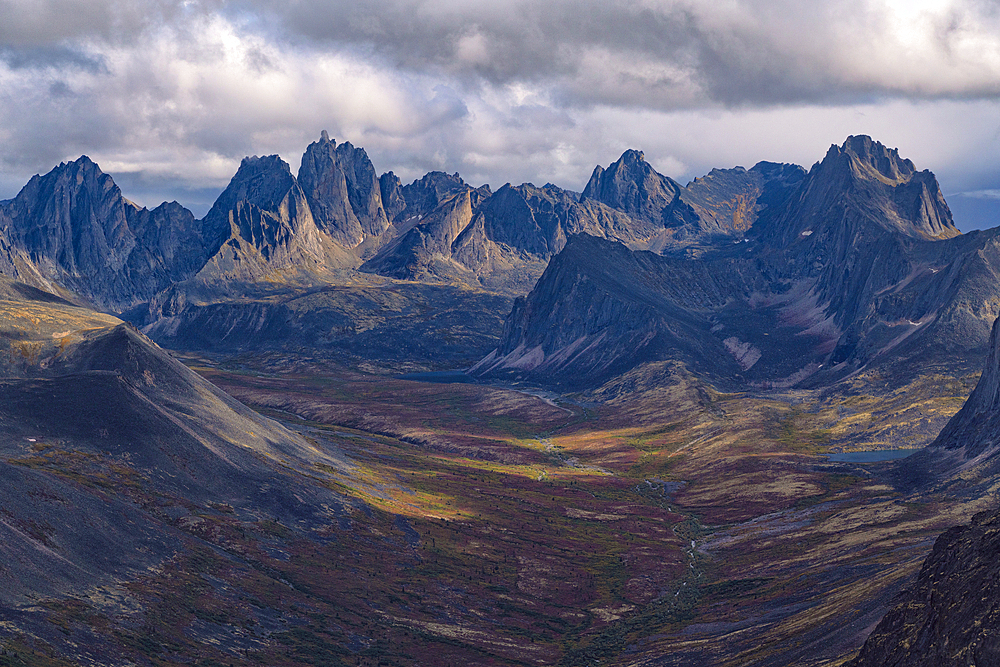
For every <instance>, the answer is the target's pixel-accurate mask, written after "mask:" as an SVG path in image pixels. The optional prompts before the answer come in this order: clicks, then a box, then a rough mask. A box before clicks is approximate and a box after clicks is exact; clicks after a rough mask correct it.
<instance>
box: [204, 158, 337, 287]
mask: <svg viewBox="0 0 1000 667" xmlns="http://www.w3.org/2000/svg"><path fill="white" fill-rule="evenodd" d="M203 227H204V230H205V231H204V235H205V238H206V239H210V240H211V245H210V248H212V251H213V252H212V254H211V257H210V259H209V260H208V262H207V263H206V264H205V265H204V266H203V267H202V268H201V270H200V271H199V272H198V274H197V276H196V277H197V278H198V280H199V281H201V282H218V281H235V282H245V283H251V282H255V281H258V280H260V279H262V278H264V277H266V276H275V275H282V274H284V275H285V276H286V277H287V276H289V275H295V274H310V273H313V274H315V273H322V272H323V271H325V270H326V268H327V267H326V257H325V253H324V246H323V242H322V239H321V236H320V232H319V230H318V229H317V227H316V223H315V222H314V220H313V217H312V211H311V210H310V208H309V204H308V202H307V200H306V196H305V193H304V192H303V191H302V188H300V187H299V185H298V183H297V182H296V180H295V178H294V177H293V176H292V173H291V171H290V170H289V168H288V164H287V163H285V162H284V161H283V160H281V159H280V158H279V157H278V156H277V155H271V156H267V157H249V158H244V159H243V162H242V164H240V168H239V170H238V171H237V172H236V175H235V176H233V179H232V180H231V181H230V183H229V186H228V187H227V188H226V189H225V190H224V191H223V192H222V194H221V195H219V198H218V199H217V200H216V202H215V205H213V206H212V209H211V210H210V211H209V212H208V214H207V215H206V216H205V219H204V221H203Z"/></svg>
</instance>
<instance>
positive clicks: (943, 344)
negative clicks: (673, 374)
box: [474, 137, 1000, 388]
mask: <svg viewBox="0 0 1000 667" xmlns="http://www.w3.org/2000/svg"><path fill="white" fill-rule="evenodd" d="M640 158H641V156H639V155H637V154H636V155H632V156H629V157H628V159H626V158H624V157H623V161H620V162H622V164H621V165H619V166H616V167H615V168H614V170H613V171H612V170H610V169H609V171H608V172H601V171H598V172H595V178H594V179H592V185H591V186H590V187H589V188H588V191H585V192H584V198H585V199H586V198H587V197H588V196H594V193H604V194H602V195H601V196H603V197H604V198H606V199H607V200H608V201H613V202H615V203H616V204H617V205H619V206H622V207H625V208H627V209H628V210H633V211H636V212H640V213H641V212H645V213H644V215H647V219H648V217H649V216H650V215H652V214H650V213H649V211H652V210H654V209H655V210H656V211H659V212H658V213H656V215H658V216H661V217H662V216H663V215H666V214H664V213H663V212H664V211H682V212H683V214H681V213H678V214H677V215H676V216H675V215H674V213H669V216H672V217H671V219H672V220H675V221H680V222H678V225H680V226H681V227H683V226H684V225H687V226H688V227H689V228H690V226H691V225H692V224H695V223H694V222H692V220H695V218H691V217H690V216H689V209H690V211H697V210H698V209H701V210H702V211H707V210H711V211H714V212H715V216H716V217H715V218H714V219H716V220H719V219H726V220H729V219H732V218H731V217H728V216H731V215H732V213H733V212H734V211H739V210H753V211H754V213H753V223H752V226H751V227H750V229H749V230H746V231H745V232H743V231H741V230H740V228H741V227H742V226H743V225H744V224H745V220H746V218H745V217H744V218H740V216H738V215H737V220H738V221H741V222H739V223H734V224H733V225H732V226H731V227H729V228H728V230H729V231H728V233H729V234H730V236H729V240H728V241H725V240H721V242H720V241H719V240H717V241H716V242H715V243H714V245H704V244H701V245H699V252H698V254H697V255H696V256H695V257H696V258H695V259H688V258H687V255H685V254H678V253H676V252H672V253H667V254H669V255H671V256H651V255H644V254H643V253H641V252H636V251H634V250H629V249H626V248H623V247H621V246H616V245H614V244H613V243H610V242H608V241H602V240H597V239H593V240H587V241H584V240H581V241H580V243H579V244H573V243H570V244H568V245H567V246H566V248H565V249H564V250H563V251H562V253H561V254H560V255H557V256H556V257H554V258H553V259H552V261H551V262H550V263H549V265H548V268H547V269H546V271H545V273H544V274H543V275H542V276H541V278H540V279H539V281H538V283H537V284H536V286H535V288H534V289H533V290H532V292H531V293H530V294H529V295H528V296H527V297H526V299H524V300H520V299H519V300H518V301H517V302H516V303H515V306H514V309H513V311H512V313H511V315H510V317H509V318H508V321H507V324H506V326H505V330H504V334H503V336H502V339H501V345H500V347H499V348H498V349H497V350H496V351H495V352H494V353H492V354H491V355H489V356H488V357H487V358H485V359H483V360H482V361H481V362H480V363H479V364H477V366H476V367H475V369H474V372H475V373H477V374H479V375H481V376H484V377H504V378H518V377H519V378H522V379H530V380H531V381H533V382H541V383H544V384H548V385H553V386H560V387H576V388H579V387H582V386H590V385H593V384H594V383H598V382H600V381H602V380H604V379H607V378H608V377H610V376H612V375H613V374H615V373H618V372H622V371H624V370H627V369H628V368H631V367H633V366H635V365H637V364H641V363H643V362H645V361H654V360H665V359H677V360H682V361H684V362H685V363H687V364H689V365H690V366H691V368H692V369H693V370H695V371H696V372H701V373H706V374H708V375H709V376H711V377H712V378H713V379H714V380H715V381H718V382H720V383H722V384H723V385H724V386H729V387H739V386H747V385H750V386H757V387H761V388H766V387H781V386H795V385H799V386H803V385H817V384H825V383H830V382H834V381H837V380H839V379H841V378H843V377H846V376H848V375H850V374H851V373H854V372H856V371H857V370H859V369H861V368H865V367H869V366H870V365H872V364H882V365H886V364H887V365H888V366H887V367H892V369H893V371H892V372H893V374H894V376H895V377H894V380H895V381H904V380H905V378H906V377H908V374H909V373H911V372H912V371H913V369H914V368H915V366H914V365H915V364H920V365H921V366H922V367H926V365H928V364H930V365H934V364H945V363H947V364H952V365H954V364H958V366H960V367H966V366H971V367H974V366H975V365H977V363H978V362H977V361H976V360H977V359H978V358H980V355H981V354H983V352H984V350H985V349H986V342H987V337H988V333H989V323H990V322H992V320H993V319H994V318H995V317H996V316H997V310H996V306H993V305H991V304H996V303H997V302H998V300H1000V234H998V232H996V231H990V232H983V233H977V234H972V235H968V236H964V237H962V236H959V235H958V231H957V230H956V229H955V227H954V225H953V224H952V222H951V215H950V212H949V211H948V208H947V205H946V204H945V202H944V198H943V197H942V196H941V193H940V189H939V188H938V186H937V182H936V180H935V179H934V177H933V175H932V174H930V172H926V171H925V172H917V171H916V170H915V168H914V167H913V165H912V163H911V162H910V161H908V160H902V159H900V158H899V157H898V154H897V152H896V151H895V150H894V149H893V150H890V149H887V148H886V147H884V146H883V145H882V144H879V143H877V142H873V141H871V140H870V139H869V138H867V137H850V138H849V139H848V140H847V141H846V142H845V143H844V145H843V146H842V147H836V146H834V147H832V148H831V149H830V151H829V152H828V154H827V156H826V158H825V159H824V160H823V161H822V162H821V163H819V164H817V165H816V166H814V167H813V169H812V170H810V172H809V173H808V174H807V175H805V176H804V177H802V178H800V177H799V176H800V174H798V172H797V170H796V169H795V168H790V167H783V166H780V165H768V164H766V163H762V164H761V165H758V166H757V167H755V168H754V169H753V170H751V171H750V172H743V173H739V172H737V173H725V172H713V174H711V175H710V177H711V178H706V179H704V181H709V180H712V181H714V183H712V184H708V183H703V182H699V181H695V182H693V183H692V184H691V185H689V186H688V189H687V191H690V192H693V193H694V194H693V195H692V194H685V191H680V190H675V189H674V188H673V186H672V185H671V184H670V183H669V182H666V181H663V180H662V179H656V178H654V177H653V176H651V175H650V174H649V170H648V169H647V168H645V167H643V166H642V164H643V163H642V162H641V159H640ZM755 170H757V174H755V175H754V174H753V172H754V171H755ZM623 173H625V174H627V173H637V174H639V176H641V178H642V179H643V180H642V181H641V182H642V183H644V184H645V185H643V186H642V187H640V186H639V185H636V186H635V187H632V188H630V187H626V186H624V185H622V184H621V182H622V179H623V176H622V174H623ZM607 174H612V176H613V178H612V177H611V176H608V175H607ZM765 174H769V175H770V177H769V178H768V179H767V180H763V181H762V180H757V183H758V185H754V184H753V182H754V180H756V179H761V178H762V177H763V176H764V175H765ZM752 179H754V180H752ZM609 183H610V185H609ZM654 186H655V187H654ZM712 190H716V191H718V192H721V193H725V194H726V195H727V196H726V197H716V196H709V193H710V192H711V191H712ZM588 192H589V193H590V194H588ZM608 192H610V193H611V194H608ZM747 192H751V193H756V195H755V196H756V197H757V199H756V200H755V202H756V203H754V205H753V206H752V207H749V204H743V205H735V204H734V202H738V201H748V200H747V199H746V196H747V195H746V194H745V193H747ZM616 193H617V194H616ZM623 193H624V194H623ZM629 193H631V194H629ZM650 193H658V194H657V196H656V197H653V196H652V195H651V194H650ZM664 193H673V194H670V197H673V199H670V202H672V203H669V206H668V205H667V201H668V199H669V197H667V196H666V195H664ZM612 195H613V196H612ZM626 195H627V196H626ZM684 197H688V201H689V202H690V203H687V204H684V206H681V204H682V203H684ZM741 197H743V199H741ZM654 200H655V201H656V202H659V203H657V204H656V205H655V206H654V205H653V204H652V203H650V202H653V201H654ZM643 202H646V203H643ZM724 202H725V203H724ZM661 204H663V207H661V206H660V205H661ZM685 207H686V208H685ZM748 207H749V208H748ZM678 216H679V217H678ZM696 218H697V221H705V220H709V219H712V218H710V216H708V215H707V214H704V213H703V214H701V215H697V214H696ZM698 224H702V223H701V222H699V223H698ZM692 229H693V228H692ZM699 229H701V230H702V231H701V232H698V233H707V232H705V229H710V227H701V228H699ZM714 229H715V233H716V234H718V233H721V231H722V230H723V228H722V227H720V226H718V225H717V226H716V227H715V228H714ZM691 235H692V237H697V234H696V233H695V232H694V231H692V232H691ZM741 237H742V238H741ZM702 238H704V237H702ZM716 238H717V239H718V238H719V237H718V236H717V237H716ZM733 241H736V243H733ZM563 255H565V256H563Z"/></svg>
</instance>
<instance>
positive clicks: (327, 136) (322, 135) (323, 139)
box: [319, 130, 330, 142]
mask: <svg viewBox="0 0 1000 667" xmlns="http://www.w3.org/2000/svg"><path fill="white" fill-rule="evenodd" d="M319 140H320V141H321V142H327V141H330V133H329V132H327V131H326V130H323V131H322V132H320V133H319Z"/></svg>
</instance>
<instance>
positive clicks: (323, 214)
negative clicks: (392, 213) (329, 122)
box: [298, 131, 389, 248]
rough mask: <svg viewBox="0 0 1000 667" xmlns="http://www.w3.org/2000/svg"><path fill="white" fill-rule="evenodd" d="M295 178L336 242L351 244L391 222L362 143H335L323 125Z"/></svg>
mask: <svg viewBox="0 0 1000 667" xmlns="http://www.w3.org/2000/svg"><path fill="white" fill-rule="evenodd" d="M298 180H299V185H300V186H301V188H302V191H303V192H304V193H305V196H306V200H307V201H308V202H309V208H310V210H311V212H312V215H313V219H314V221H315V222H316V225H317V226H318V227H319V229H320V230H322V231H323V232H325V233H327V234H329V235H330V237H331V238H333V240H335V241H337V242H338V243H340V244H342V245H345V246H347V247H349V248H354V247H356V246H358V245H359V244H361V243H362V242H363V241H364V240H365V239H366V238H368V237H373V236H374V237H377V236H380V235H381V234H382V233H384V232H385V231H386V229H387V228H388V227H389V220H388V219H387V218H386V212H385V210H384V209H383V206H382V189H381V185H380V181H379V178H378V176H377V174H376V173H375V168H374V167H373V166H372V163H371V160H369V159H368V155H367V153H365V151H364V149H363V148H355V147H354V146H352V145H351V144H350V143H349V142H345V143H342V144H340V145H339V146H338V145H337V143H336V142H335V141H333V140H331V139H330V136H329V135H328V134H327V133H326V131H324V132H323V134H322V136H321V137H320V140H319V141H316V142H314V143H312V144H310V145H309V147H308V148H307V149H306V152H305V154H304V155H303V156H302V165H301V167H299V178H298Z"/></svg>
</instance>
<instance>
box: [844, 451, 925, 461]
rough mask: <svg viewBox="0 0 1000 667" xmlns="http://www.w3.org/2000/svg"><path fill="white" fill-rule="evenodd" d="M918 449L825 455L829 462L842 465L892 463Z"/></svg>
mask: <svg viewBox="0 0 1000 667" xmlns="http://www.w3.org/2000/svg"><path fill="white" fill-rule="evenodd" d="M919 451H920V450H919V449H877V450H875V451H871V452H844V453H842V454H827V455H826V456H827V458H828V459H830V460H831V461H840V462H842V463H875V462H876V461H894V460H896V459H905V458H906V457H907V456H909V455H910V454H913V453H914V452H919Z"/></svg>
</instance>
